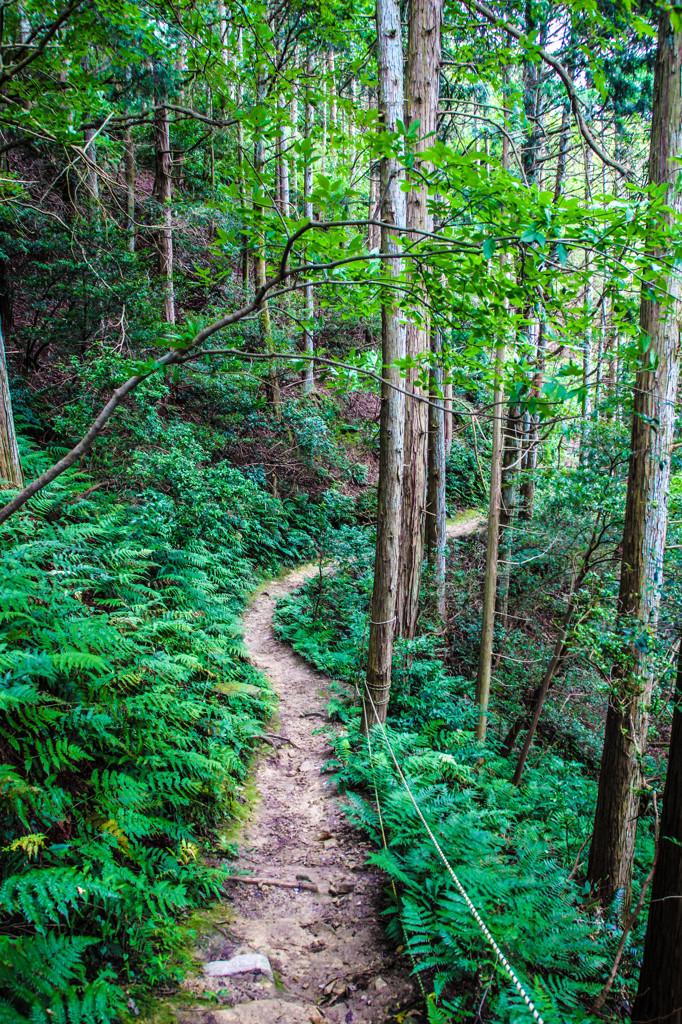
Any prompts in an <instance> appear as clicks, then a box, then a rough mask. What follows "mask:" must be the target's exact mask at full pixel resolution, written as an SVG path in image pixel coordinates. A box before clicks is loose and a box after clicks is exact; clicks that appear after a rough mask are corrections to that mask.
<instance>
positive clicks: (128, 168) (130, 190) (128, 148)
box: [123, 125, 135, 252]
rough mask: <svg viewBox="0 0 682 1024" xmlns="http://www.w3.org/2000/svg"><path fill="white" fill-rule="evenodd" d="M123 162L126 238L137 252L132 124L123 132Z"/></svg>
mask: <svg viewBox="0 0 682 1024" xmlns="http://www.w3.org/2000/svg"><path fill="white" fill-rule="evenodd" d="M123 162H124V165H125V175H126V238H127V243H126V244H127V248H128V252H135V144H134V142H133V133H132V131H131V128H130V125H126V127H125V129H124V132H123Z"/></svg>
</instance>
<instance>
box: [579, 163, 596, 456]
mask: <svg viewBox="0 0 682 1024" xmlns="http://www.w3.org/2000/svg"><path fill="white" fill-rule="evenodd" d="M591 177H592V150H591V149H590V148H589V147H586V149H585V203H588V202H589V200H590V184H591ZM585 275H586V277H587V280H586V283H585V294H584V298H583V302H584V308H585V322H586V327H585V340H584V342H583V397H582V409H581V411H582V416H583V444H584V443H585V435H586V432H587V431H588V430H589V422H590V420H591V419H592V413H593V408H594V406H593V403H592V392H591V391H590V388H591V387H592V313H593V307H594V279H593V275H592V268H591V264H590V254H589V251H588V249H585Z"/></svg>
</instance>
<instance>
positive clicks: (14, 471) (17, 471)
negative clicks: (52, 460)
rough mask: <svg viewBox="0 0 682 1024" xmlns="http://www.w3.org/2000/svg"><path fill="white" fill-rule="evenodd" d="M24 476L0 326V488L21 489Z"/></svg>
mask: <svg viewBox="0 0 682 1024" xmlns="http://www.w3.org/2000/svg"><path fill="white" fill-rule="evenodd" d="M23 486H24V474H23V473H22V471H21V459H20V457H19V447H18V445H17V435H16V433H15V430H14V416H13V415H12V396H11V395H10V390H9V379H8V377H7V362H6V360H5V344H4V340H3V336H2V327H1V325H0V487H23Z"/></svg>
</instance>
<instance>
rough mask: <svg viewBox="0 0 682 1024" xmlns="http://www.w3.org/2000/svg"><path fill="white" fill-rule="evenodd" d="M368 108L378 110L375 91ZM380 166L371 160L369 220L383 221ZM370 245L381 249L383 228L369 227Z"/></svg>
mask: <svg viewBox="0 0 682 1024" xmlns="http://www.w3.org/2000/svg"><path fill="white" fill-rule="evenodd" d="M367 106H368V109H369V110H376V106H377V96H376V92H375V91H374V89H370V90H369V91H368V94H367ZM380 173H381V172H380V170H379V165H378V164H375V163H374V162H373V161H372V160H371V159H370V162H369V168H368V171H367V174H368V177H369V192H368V201H369V206H368V212H369V220H370V221H376V220H381V208H380V203H379V178H380ZM368 245H369V248H370V249H371V250H373V249H379V248H380V247H381V228H380V227H379V226H378V225H377V224H371V223H370V225H369V231H368Z"/></svg>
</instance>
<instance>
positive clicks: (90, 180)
mask: <svg viewBox="0 0 682 1024" xmlns="http://www.w3.org/2000/svg"><path fill="white" fill-rule="evenodd" d="M83 142H84V145H83V152H84V153H85V155H86V158H87V159H86V164H85V185H86V188H87V192H88V207H89V209H90V210H91V211H92V212H93V213H94V212H95V211H96V210H97V206H98V204H99V174H98V172H97V142H96V132H95V129H94V128H86V129H85V130H84V131H83Z"/></svg>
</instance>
